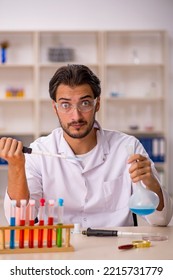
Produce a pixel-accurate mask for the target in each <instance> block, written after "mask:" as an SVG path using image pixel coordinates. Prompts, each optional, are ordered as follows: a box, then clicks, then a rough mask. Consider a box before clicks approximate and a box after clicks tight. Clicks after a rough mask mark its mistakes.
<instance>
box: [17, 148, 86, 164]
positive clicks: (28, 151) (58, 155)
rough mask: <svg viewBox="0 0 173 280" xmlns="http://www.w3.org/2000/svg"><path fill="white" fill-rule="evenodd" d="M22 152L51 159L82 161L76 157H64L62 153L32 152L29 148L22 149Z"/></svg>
mask: <svg viewBox="0 0 173 280" xmlns="http://www.w3.org/2000/svg"><path fill="white" fill-rule="evenodd" d="M22 152H23V153H24V154H34V155H41V156H51V157H57V158H62V159H70V160H76V161H82V159H81V158H78V157H75V156H66V155H65V154H64V153H57V154H54V153H49V152H43V151H33V149H32V148H29V147H23V149H22Z"/></svg>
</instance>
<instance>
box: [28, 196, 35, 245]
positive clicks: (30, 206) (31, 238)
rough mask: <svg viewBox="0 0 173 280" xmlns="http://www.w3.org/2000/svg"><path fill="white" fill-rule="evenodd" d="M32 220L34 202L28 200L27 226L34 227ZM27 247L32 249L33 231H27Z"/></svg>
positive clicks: (33, 217)
mask: <svg viewBox="0 0 173 280" xmlns="http://www.w3.org/2000/svg"><path fill="white" fill-rule="evenodd" d="M34 219H35V200H34V199H30V200H29V225H30V226H34ZM28 247H29V248H33V247H34V229H30V230H29V241H28Z"/></svg>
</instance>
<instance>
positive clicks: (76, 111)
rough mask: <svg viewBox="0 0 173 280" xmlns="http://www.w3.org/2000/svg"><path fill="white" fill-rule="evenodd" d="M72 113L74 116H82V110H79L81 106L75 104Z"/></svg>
mask: <svg viewBox="0 0 173 280" xmlns="http://www.w3.org/2000/svg"><path fill="white" fill-rule="evenodd" d="M71 114H72V116H73V117H74V118H78V117H79V116H81V111H80V110H79V108H78V107H77V106H74V107H73V111H72V112H71Z"/></svg>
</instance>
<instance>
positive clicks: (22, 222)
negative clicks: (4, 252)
mask: <svg viewBox="0 0 173 280" xmlns="http://www.w3.org/2000/svg"><path fill="white" fill-rule="evenodd" d="M25 220H26V200H25V199H21V200H20V226H25ZM24 237H25V230H24V229H21V230H20V234H19V248H21V249H22V248H24V240H25V239H24Z"/></svg>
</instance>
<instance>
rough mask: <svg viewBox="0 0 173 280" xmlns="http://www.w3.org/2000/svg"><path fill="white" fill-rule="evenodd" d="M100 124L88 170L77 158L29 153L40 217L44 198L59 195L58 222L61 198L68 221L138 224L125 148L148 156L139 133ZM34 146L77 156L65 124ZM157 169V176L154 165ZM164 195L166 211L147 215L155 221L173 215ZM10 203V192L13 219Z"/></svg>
mask: <svg viewBox="0 0 173 280" xmlns="http://www.w3.org/2000/svg"><path fill="white" fill-rule="evenodd" d="M95 125H96V126H98V128H99V130H98V131H97V146H96V147H95V148H94V149H93V151H92V152H90V154H89V156H88V157H87V163H86V165H85V167H84V168H83V167H82V166H81V163H80V162H78V161H75V160H67V159H59V158H53V157H49V156H40V155H34V154H33V155H32V154H31V155H26V175H27V180H28V185H29V190H30V196H31V198H32V199H35V200H36V215H37V214H38V208H39V200H40V198H41V197H42V196H43V197H44V198H45V200H46V201H48V200H49V199H54V200H55V201H56V203H55V204H56V207H55V222H57V213H56V212H57V200H58V198H63V199H64V223H80V225H81V227H82V228H87V227H113V226H131V225H133V218H132V213H131V212H130V210H129V198H130V196H131V194H132V192H133V187H132V183H131V179H130V175H129V172H128V169H129V167H130V166H129V164H127V159H128V152H127V149H126V146H127V145H133V147H134V152H135V153H140V154H143V155H146V156H148V155H147V153H146V151H145V150H144V148H143V146H142V145H141V144H140V142H139V141H138V140H137V139H136V138H135V137H133V136H129V135H126V134H124V133H121V132H118V131H108V130H102V129H101V127H100V126H99V124H98V123H97V122H96V123H95ZM31 147H32V149H33V150H36V151H38V150H40V151H46V152H50V153H61V152H63V153H65V154H66V155H68V156H74V154H73V151H72V150H71V148H70V147H69V145H68V144H67V142H66V141H65V139H64V137H63V131H62V129H61V128H57V129H55V130H53V131H52V133H51V134H50V135H48V136H46V137H40V138H39V139H37V140H36V141H35V142H33V143H32V144H31ZM152 169H153V173H154V174H155V176H156V177H157V176H158V175H157V172H156V170H155V168H154V164H153V163H152ZM163 194H164V203H165V207H164V209H163V211H155V212H154V213H153V214H151V215H149V216H146V219H147V220H148V222H149V223H150V224H154V225H167V224H168V223H169V221H170V219H171V217H172V212H173V207H172V203H171V200H170V197H169V195H168V194H167V192H166V191H165V190H163ZM9 202H10V199H9V197H8V194H6V197H5V213H6V216H7V218H8V219H9ZM46 215H48V212H47V208H46ZM45 219H47V216H46V218H45Z"/></svg>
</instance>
